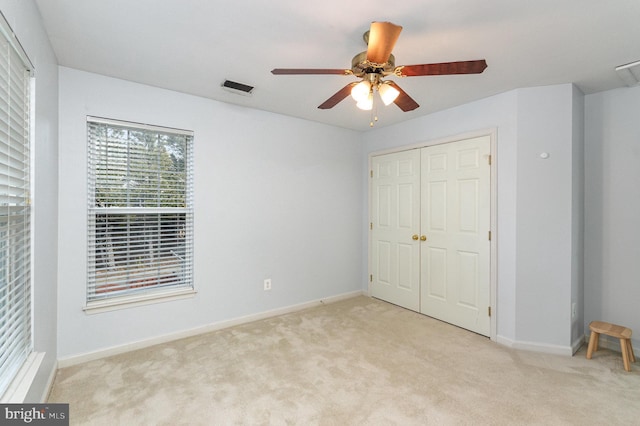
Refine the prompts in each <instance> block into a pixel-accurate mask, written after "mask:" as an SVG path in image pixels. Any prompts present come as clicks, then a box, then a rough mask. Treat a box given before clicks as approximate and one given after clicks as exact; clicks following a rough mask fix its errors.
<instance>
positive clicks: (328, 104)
mask: <svg viewBox="0 0 640 426" xmlns="http://www.w3.org/2000/svg"><path fill="white" fill-rule="evenodd" d="M356 84H358V82H357V81H356V82H354V83H349V84H347V85H346V86H344V87H343V88H342V89H340V90H338V91H337V92H336V93H335V94H334V95H333V96H331V97H330V98H329V99H327V100H326V101H324V102H323V103H322V105H320V106H319V107H318V108H319V109H330V108H333V107H334V106H336V105H338V103H339V102H340V101H342V100H343V99H344V98H346V97H347V96H349V95H350V94H351V89H352V88H353V86H355V85H356Z"/></svg>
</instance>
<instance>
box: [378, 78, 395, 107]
mask: <svg viewBox="0 0 640 426" xmlns="http://www.w3.org/2000/svg"><path fill="white" fill-rule="evenodd" d="M378 93H380V99H382V103H384V104H385V106H387V105H390V104H391V103H392V102H393V101H395V100H396V99H397V98H398V96H399V95H400V92H399V91H398V89H396V88H395V87H393V86H391V85H390V84H388V83H387V82H385V81H383V82H382V83H381V84H380V85H379V86H378Z"/></svg>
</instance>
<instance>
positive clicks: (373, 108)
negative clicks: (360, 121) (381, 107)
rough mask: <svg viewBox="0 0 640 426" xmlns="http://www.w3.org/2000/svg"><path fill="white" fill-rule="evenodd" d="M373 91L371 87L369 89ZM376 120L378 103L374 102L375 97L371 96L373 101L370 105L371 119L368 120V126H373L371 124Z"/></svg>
mask: <svg viewBox="0 0 640 426" xmlns="http://www.w3.org/2000/svg"><path fill="white" fill-rule="evenodd" d="M371 90H372V91H373V88H372V89H371ZM377 121H378V105H377V104H376V97H375V96H374V97H373V102H372V105H371V121H370V122H369V127H373V125H374V124H375V123H376V122H377Z"/></svg>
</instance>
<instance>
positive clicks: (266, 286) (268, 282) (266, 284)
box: [264, 278, 271, 291]
mask: <svg viewBox="0 0 640 426" xmlns="http://www.w3.org/2000/svg"><path fill="white" fill-rule="evenodd" d="M264 290H265V291H268V290H271V278H267V279H266V280H264Z"/></svg>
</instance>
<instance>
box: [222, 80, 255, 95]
mask: <svg viewBox="0 0 640 426" xmlns="http://www.w3.org/2000/svg"><path fill="white" fill-rule="evenodd" d="M222 88H223V89H224V90H226V91H227V92H231V93H235V94H237V95H242V96H251V95H252V93H253V86H248V85H246V84H242V83H238V82H235V81H231V80H225V81H224V83H222Z"/></svg>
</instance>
